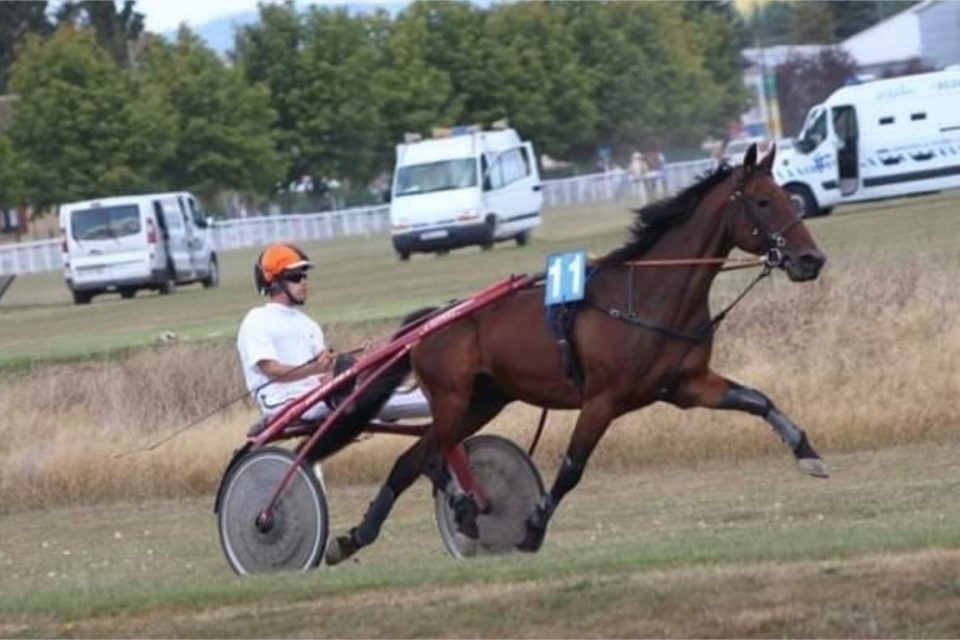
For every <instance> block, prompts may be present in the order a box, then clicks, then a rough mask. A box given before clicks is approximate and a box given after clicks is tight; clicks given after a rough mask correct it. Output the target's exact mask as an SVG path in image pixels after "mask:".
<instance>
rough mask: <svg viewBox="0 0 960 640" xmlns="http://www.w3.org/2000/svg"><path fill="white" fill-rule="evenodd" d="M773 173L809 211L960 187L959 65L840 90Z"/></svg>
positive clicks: (815, 111) (801, 209)
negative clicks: (846, 203)
mask: <svg viewBox="0 0 960 640" xmlns="http://www.w3.org/2000/svg"><path fill="white" fill-rule="evenodd" d="M774 174H775V176H776V179H777V182H779V183H780V185H781V186H783V187H784V188H786V189H787V191H789V192H790V195H791V199H792V201H793V203H794V208H795V210H796V211H797V212H798V213H799V214H800V215H804V216H809V215H816V214H817V213H829V212H830V210H831V208H832V207H833V206H834V205H837V204H842V203H844V202H857V201H860V200H873V199H877V198H891V197H895V196H902V195H908V194H912V193H920V192H925V191H939V190H941V189H951V188H957V187H960V68H957V67H951V68H949V69H946V70H944V71H936V72H933V73H923V74H918V75H913V76H903V77H900V78H891V79H888V80H875V81H873V82H868V83H866V84H861V85H854V86H849V87H843V88H842V89H838V90H837V91H835V92H834V93H833V94H831V95H830V97H829V98H827V100H826V101H825V102H824V103H823V104H819V105H816V106H814V107H813V108H812V109H811V110H810V113H809V114H807V118H806V121H805V123H804V125H803V128H802V129H801V131H800V133H799V135H798V136H797V139H796V141H795V142H794V146H793V149H791V150H790V151H789V152H787V153H782V154H781V153H777V163H776V166H775V168H774Z"/></svg>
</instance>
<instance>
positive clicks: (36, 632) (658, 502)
mask: <svg viewBox="0 0 960 640" xmlns="http://www.w3.org/2000/svg"><path fill="white" fill-rule="evenodd" d="M958 456H960V444H956V443H954V444H949V445H941V446H931V445H923V446H912V447H894V448H888V449H885V450H881V451H868V452H860V453H857V454H851V455H838V456H836V457H834V458H832V459H831V460H830V462H832V464H833V466H834V471H835V475H834V477H833V478H831V479H830V480H826V481H821V480H814V479H811V478H807V477H804V476H801V475H799V474H798V473H796V472H795V471H794V470H793V469H792V463H790V462H789V461H788V459H787V456H779V457H776V458H766V459H760V460H752V461H747V462H745V463H741V464H738V465H726V464H717V463H709V464H704V465H681V466H675V467H672V468H669V469H668V468H663V467H660V468H655V469H651V470H647V471H644V472H640V473H629V474H611V473H605V472H593V473H588V474H587V476H586V477H585V479H584V482H583V484H582V485H581V486H580V487H579V488H578V489H577V490H576V491H575V492H573V493H572V494H571V495H570V497H569V499H568V501H567V502H565V503H564V505H563V506H562V507H561V509H560V511H559V512H558V515H557V517H556V518H555V519H554V522H553V524H552V525H551V530H550V531H549V532H548V536H547V541H546V544H545V546H544V548H543V549H542V550H541V552H540V553H539V554H538V555H536V556H519V555H515V556H510V557H509V558H497V559H483V560H479V561H455V560H453V559H451V558H449V557H447V556H445V554H444V552H443V551H442V545H441V542H440V539H439V536H438V534H437V532H436V527H435V524H434V522H433V519H432V506H431V504H430V502H429V497H428V491H427V486H426V484H425V483H424V482H423V481H421V482H420V483H418V484H417V485H415V486H414V487H413V488H412V489H411V491H410V492H409V493H408V494H406V495H405V496H404V497H403V499H402V500H401V501H400V502H399V503H398V505H397V508H396V509H395V511H394V513H393V515H392V517H391V520H389V521H388V523H387V526H386V527H385V529H384V533H383V535H382V536H381V539H380V540H379V541H378V543H377V544H376V545H374V546H372V547H371V548H369V549H367V550H365V551H364V552H363V553H361V555H360V556H359V558H360V559H359V563H347V564H346V565H344V566H339V567H336V568H333V569H331V568H325V567H321V568H320V569H318V570H316V571H313V572H310V573H306V574H287V575H274V576H258V577H255V578H248V579H239V578H236V577H234V576H233V574H232V573H231V572H230V570H229V569H228V567H227V564H226V561H225V560H224V559H223V556H222V554H221V552H220V549H219V544H218V542H217V539H216V527H215V523H214V517H213V514H212V513H211V510H210V506H211V499H210V498H209V497H207V498H204V499H196V500H194V499H191V500H182V501H156V500H155V501H145V502H139V503H135V504H134V503H112V504H102V505H98V506H87V507H72V508H71V507H63V508H57V509H50V510H44V511H23V512H21V511H15V512H11V513H7V514H6V515H5V516H4V517H3V518H2V519H0V566H2V571H0V637H13V636H16V637H434V636H451V637H660V638H670V637H823V638H830V637H845V638H854V637H864V638H866V637H871V638H878V637H889V638H899V637H925V638H934V637H957V636H958V635H960V608H958V607H957V603H958V602H960V578H958V576H960V538H958V531H960V509H958V508H957V500H956V496H957V494H958V491H960V477H958V475H957V472H956V460H957V457H958ZM374 491H375V488H374V487H373V486H351V487H344V486H335V487H333V488H332V489H331V490H330V492H329V495H330V505H331V511H332V514H333V520H332V524H333V527H334V530H335V531H342V530H343V529H344V528H345V527H347V526H349V525H351V524H353V523H354V522H355V519H356V518H357V517H358V516H359V514H360V513H361V512H362V509H363V508H364V507H365V505H366V502H367V501H368V500H369V499H370V498H371V496H372V495H373V492H374Z"/></svg>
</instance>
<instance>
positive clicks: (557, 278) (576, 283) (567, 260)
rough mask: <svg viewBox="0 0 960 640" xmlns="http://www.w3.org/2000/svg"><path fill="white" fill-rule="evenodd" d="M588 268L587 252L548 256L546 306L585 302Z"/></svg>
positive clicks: (545, 288)
mask: <svg viewBox="0 0 960 640" xmlns="http://www.w3.org/2000/svg"><path fill="white" fill-rule="evenodd" d="M586 268H587V252H586V251H567V252H564V253H551V254H550V255H548V256H547V270H546V274H547V283H546V286H545V287H544V301H543V302H544V304H545V305H546V306H548V307H550V306H553V305H557V304H565V303H568V302H578V301H580V300H583V295H584V289H585V283H586Z"/></svg>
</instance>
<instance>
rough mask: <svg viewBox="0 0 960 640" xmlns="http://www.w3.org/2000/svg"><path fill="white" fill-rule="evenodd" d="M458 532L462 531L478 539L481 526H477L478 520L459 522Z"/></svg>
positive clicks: (471, 537)
mask: <svg viewBox="0 0 960 640" xmlns="http://www.w3.org/2000/svg"><path fill="white" fill-rule="evenodd" d="M457 533H460V534H462V535H463V536H465V537H467V538H470V539H471V540H477V539H479V538H480V527H478V526H477V521H476V520H470V521H468V522H458V523H457Z"/></svg>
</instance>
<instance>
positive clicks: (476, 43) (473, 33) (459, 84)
mask: <svg viewBox="0 0 960 640" xmlns="http://www.w3.org/2000/svg"><path fill="white" fill-rule="evenodd" d="M407 12H408V13H411V14H415V15H419V16H422V17H423V18H424V19H425V20H426V22H427V25H428V29H427V32H426V34H425V38H426V47H427V51H426V59H427V61H428V62H429V64H430V65H432V66H433V67H435V68H437V69H439V70H440V71H442V72H444V73H445V74H446V75H447V78H448V79H449V82H450V89H451V91H450V95H449V104H447V105H444V110H445V111H448V112H452V114H451V122H447V123H444V122H439V123H436V124H438V125H446V124H454V123H456V124H461V123H462V124H472V123H483V122H489V121H490V119H491V113H490V111H491V108H492V103H491V102H490V100H489V98H488V96H489V95H491V94H492V92H493V88H494V86H495V85H496V84H497V82H498V80H497V78H496V75H495V74H493V73H490V70H489V68H488V67H489V46H490V45H489V43H488V42H486V41H485V38H484V25H485V23H486V15H487V12H485V11H483V10H481V9H478V8H477V7H476V6H474V5H473V4H471V3H469V2H466V1H461V2H415V3H413V4H412V5H410V7H409V8H408V9H407ZM402 15H403V14H402Z"/></svg>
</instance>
